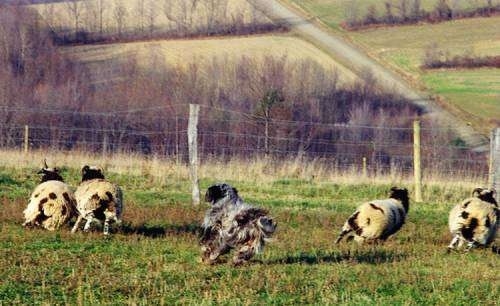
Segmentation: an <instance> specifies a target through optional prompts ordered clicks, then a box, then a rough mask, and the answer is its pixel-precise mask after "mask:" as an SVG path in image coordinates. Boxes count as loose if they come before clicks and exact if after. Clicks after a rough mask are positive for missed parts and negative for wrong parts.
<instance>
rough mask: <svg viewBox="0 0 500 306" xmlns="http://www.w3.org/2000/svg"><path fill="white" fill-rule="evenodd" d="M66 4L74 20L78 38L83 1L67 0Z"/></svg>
mask: <svg viewBox="0 0 500 306" xmlns="http://www.w3.org/2000/svg"><path fill="white" fill-rule="evenodd" d="M65 4H66V8H67V9H68V11H69V13H70V15H71V17H72V18H73V21H74V28H75V38H76V37H77V35H78V34H77V33H78V31H79V29H78V27H79V24H80V15H81V7H82V2H81V1H80V0H68V1H66V2H65Z"/></svg>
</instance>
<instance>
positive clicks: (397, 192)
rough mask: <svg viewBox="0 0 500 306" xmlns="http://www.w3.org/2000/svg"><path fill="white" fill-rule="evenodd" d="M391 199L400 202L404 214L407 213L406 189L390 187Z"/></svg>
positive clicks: (407, 199)
mask: <svg viewBox="0 0 500 306" xmlns="http://www.w3.org/2000/svg"><path fill="white" fill-rule="evenodd" d="M389 197H390V198H391V199H396V200H400V201H401V203H402V204H403V206H404V208H405V210H406V212H408V209H409V202H410V200H409V198H408V189H406V188H399V187H392V188H391V194H390V196H389Z"/></svg>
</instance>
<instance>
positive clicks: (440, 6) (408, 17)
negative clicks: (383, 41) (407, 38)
mask: <svg viewBox="0 0 500 306" xmlns="http://www.w3.org/2000/svg"><path fill="white" fill-rule="evenodd" d="M484 2H485V3H484V5H483V6H480V7H476V8H471V9H463V8H462V7H461V5H460V0H459V1H448V0H438V1H437V2H436V4H435V6H434V9H433V10H431V11H425V10H423V9H422V4H421V0H394V1H393V0H391V1H384V9H383V10H382V11H379V9H378V7H377V6H375V5H373V4H372V5H370V6H368V8H367V11H366V14H364V15H363V16H359V10H358V8H357V7H355V6H354V4H353V5H351V6H348V9H347V12H346V15H347V19H346V20H345V22H344V23H343V24H342V25H343V27H344V28H346V29H348V30H359V29H362V28H367V27H372V26H387V25H388V26H391V25H406V24H415V23H419V22H428V23H437V22H444V21H450V20H455V19H463V18H472V17H490V16H495V15H497V14H499V13H500V4H494V3H493V0H485V1H484Z"/></svg>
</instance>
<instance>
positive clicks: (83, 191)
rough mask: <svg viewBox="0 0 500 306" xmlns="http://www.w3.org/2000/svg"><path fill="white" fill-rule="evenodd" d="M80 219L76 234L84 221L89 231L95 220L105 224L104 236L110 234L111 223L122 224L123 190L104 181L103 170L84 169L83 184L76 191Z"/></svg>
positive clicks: (74, 228) (85, 227)
mask: <svg viewBox="0 0 500 306" xmlns="http://www.w3.org/2000/svg"><path fill="white" fill-rule="evenodd" d="M75 197H76V201H77V209H78V213H79V216H78V219H77V221H76V223H75V226H74V227H73V230H72V232H76V231H77V230H78V227H79V226H80V223H81V222H82V220H83V219H86V220H87V222H86V224H85V226H84V230H85V231H88V230H89V229H90V225H91V223H92V222H94V221H95V220H97V221H100V222H104V234H108V233H109V225H110V223H111V222H117V223H120V222H121V216H122V212H123V193H122V190H121V188H120V187H119V186H118V185H116V184H113V183H111V182H109V181H107V180H105V179H104V175H103V174H102V172H101V170H100V169H99V168H96V167H89V166H85V167H83V169H82V183H81V184H80V185H79V186H78V188H77V189H76V191H75Z"/></svg>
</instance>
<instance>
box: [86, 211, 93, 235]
mask: <svg viewBox="0 0 500 306" xmlns="http://www.w3.org/2000/svg"><path fill="white" fill-rule="evenodd" d="M92 221H94V215H93V214H89V215H87V222H86V223H85V226H84V227H83V231H84V232H88V231H89V230H90V225H91V224H92Z"/></svg>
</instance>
